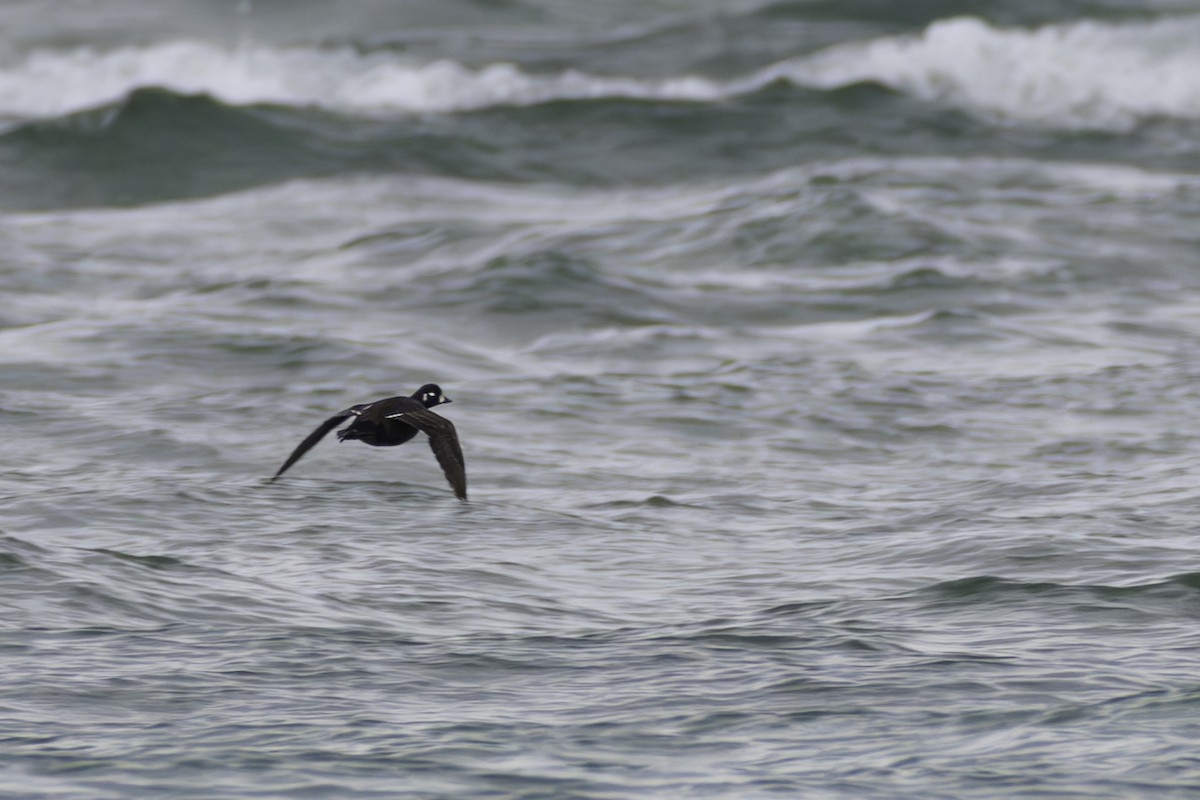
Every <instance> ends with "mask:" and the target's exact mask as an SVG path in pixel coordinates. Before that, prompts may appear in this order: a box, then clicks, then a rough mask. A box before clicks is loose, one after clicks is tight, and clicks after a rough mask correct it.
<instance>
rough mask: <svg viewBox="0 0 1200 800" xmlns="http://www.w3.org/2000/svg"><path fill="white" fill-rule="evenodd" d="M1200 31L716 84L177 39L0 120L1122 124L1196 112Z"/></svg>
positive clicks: (101, 62)
mask: <svg viewBox="0 0 1200 800" xmlns="http://www.w3.org/2000/svg"><path fill="white" fill-rule="evenodd" d="M1198 36H1200V16H1187V17H1179V18H1172V19H1161V20H1157V21H1150V22H1146V21H1141V22H1125V23H1114V22H1095V21H1079V22H1071V23H1060V24H1053V25H1045V26H1041V27H1037V28H1000V27H995V26H992V25H990V24H988V23H987V22H984V21H982V20H979V19H976V18H970V17H962V18H954V19H947V20H941V21H938V22H935V23H933V24H931V25H929V26H928V27H927V28H926V29H925V30H924V31H923V32H921V33H920V34H918V35H905V36H887V37H881V38H877V39H873V40H869V41H865V42H851V43H845V44H839V45H835V46H833V47H830V48H826V49H824V50H821V51H818V52H816V53H811V54H807V55H803V56H797V57H794V58H789V59H785V60H783V61H780V62H777V63H774V64H771V65H768V66H766V67H764V68H762V69H759V70H756V71H754V72H751V73H748V74H746V75H743V76H740V77H734V78H732V79H726V80H719V79H715V78H710V77H705V76H701V75H682V76H676V77H666V78H661V79H646V78H638V77H629V76H604V75H594V74H588V73H585V72H582V71H579V70H566V71H563V72H559V73H553V74H549V73H534V72H529V71H527V70H524V69H522V68H521V67H519V66H517V65H514V64H510V63H495V64H490V65H486V66H482V67H479V68H471V67H468V66H465V65H463V64H461V63H458V62H455V61H449V60H441V61H434V62H432V63H417V62H414V61H411V60H409V59H407V58H406V57H403V56H400V55H398V54H396V53H395V52H392V51H374V52H362V51H359V50H356V49H354V48H350V47H337V48H331V47H315V46H292V47H275V46H269V45H262V44H243V45H241V46H238V47H233V48H228V47H221V46H218V45H215V44H210V43H203V42H197V41H172V42H160V43H157V44H150V45H144V46H125V47H118V48H115V49H111V50H107V51H101V50H97V49H94V48H87V47H83V48H74V49H40V50H36V51H33V52H30V53H29V54H27V55H26V56H25V57H24V58H23V59H22V60H19V61H17V62H16V63H13V64H11V65H9V66H8V67H6V68H4V69H0V116H4V117H8V118H10V119H30V118H38V117H49V116H57V115H62V114H66V113H70V112H73V111H78V110H81V109H84V108H90V107H93V106H97V105H102V104H105V103H111V102H114V101H116V100H118V99H119V98H121V97H123V96H126V95H127V94H129V93H130V92H132V91H134V90H135V89H138V88H141V87H145V86H161V87H164V88H167V89H169V90H171V91H174V92H177V93H185V94H195V93H204V94H209V95H212V96H213V97H215V98H217V99H219V100H221V101H222V102H225V103H229V104H234V105H249V104H279V105H290V106H314V107H319V108H323V109H328V110H332V111H335V112H343V113H353V114H388V113H397V112H412V113H450V112H457V111H470V110H476V109H482V108H488V107H493V106H504V105H518V106H520V105H536V104H541V103H547V102H553V101H562V100H588V99H598V98H625V99H631V100H652V101H668V102H692V103H713V102H722V101H726V100H729V99H732V98H736V97H739V96H743V95H747V94H752V93H754V92H758V91H760V90H762V89H763V88H765V87H767V86H769V85H771V84H773V83H776V82H780V81H782V82H786V83H791V84H793V85H796V86H799V87H802V88H806V89H817V90H829V89H837V88H842V87H846V86H851V85H854V84H859V83H876V84H880V85H883V86H887V87H890V88H892V89H895V90H897V91H900V92H903V93H905V94H908V95H910V96H913V97H915V98H917V99H920V100H922V101H927V102H933V103H938V104H943V105H947V106H950V107H954V108H960V109H963V110H966V111H969V112H972V113H974V114H976V115H977V116H981V117H984V118H987V119H989V120H991V121H1000V122H1012V123H1019V124H1031V125H1040V126H1048V127H1059V128H1079V129H1089V128H1090V129H1111V130H1123V129H1127V128H1128V127H1130V126H1131V125H1133V124H1135V123H1136V122H1137V121H1139V120H1142V119H1146V118H1152V117H1159V116H1166V117H1178V118H1187V119H1193V118H1197V117H1200V50H1197V49H1196V48H1195V47H1194V46H1193V43H1194V42H1195V41H1196V39H1197V37H1198Z"/></svg>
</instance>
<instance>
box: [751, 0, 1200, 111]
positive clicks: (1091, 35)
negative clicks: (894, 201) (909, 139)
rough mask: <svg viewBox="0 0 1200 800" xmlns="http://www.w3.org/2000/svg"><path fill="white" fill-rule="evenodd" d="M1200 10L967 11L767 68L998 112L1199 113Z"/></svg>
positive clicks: (813, 81) (823, 83) (791, 76)
mask: <svg viewBox="0 0 1200 800" xmlns="http://www.w3.org/2000/svg"><path fill="white" fill-rule="evenodd" d="M1198 38H1200V16H1189V17H1183V18H1174V19H1162V20H1158V21H1153V22H1136V23H1134V22H1127V23H1102V22H1093V21H1083V22H1072V23H1063V24H1054V25H1045V26H1042V27H1039V28H1033V29H1024V28H997V27H993V26H991V25H989V24H988V23H986V22H984V21H982V20H979V19H975V18H970V17H962V18H955V19H949V20H942V21H939V22H936V23H934V24H932V25H930V26H929V27H928V28H927V29H926V30H925V31H924V32H923V33H922V34H921V35H919V36H896V37H886V38H882V39H877V40H874V41H870V42H865V43H855V44H846V45H838V46H835V47H832V48H829V49H827V50H824V51H822V52H820V53H817V54H815V55H813V56H810V57H806V58H800V59H792V60H789V61H785V62H781V63H779V64H776V65H775V66H773V67H771V68H768V69H767V70H766V73H767V74H770V75H773V76H775V77H778V78H780V79H784V80H789V81H793V82H795V83H798V84H801V85H804V86H808V87H811V88H833V87H839V86H845V85H849V84H853V83H859V82H864V81H873V82H878V83H882V84H884V85H886V86H889V87H891V88H894V89H896V90H898V91H901V92H904V93H906V94H909V95H912V96H915V97H917V98H919V99H922V100H926V101H931V102H938V103H942V104H946V105H950V106H954V107H957V108H962V109H965V110H967V111H970V112H973V113H975V114H977V115H980V116H984V117H988V118H992V119H994V120H997V121H1002V122H1003V121H1011V122H1016V123H1021V124H1033V125H1041V126H1046V127H1055V128H1080V129H1087V128H1091V129H1102V130H1123V129H1127V128H1129V127H1131V126H1132V125H1134V124H1136V123H1137V122H1138V121H1139V120H1142V119H1146V118H1152V117H1160V116H1161V117H1179V118H1186V119H1195V118H1197V117H1200V49H1197V48H1196V46H1195V43H1196V41H1197V39H1198Z"/></svg>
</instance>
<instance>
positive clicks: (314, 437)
mask: <svg viewBox="0 0 1200 800" xmlns="http://www.w3.org/2000/svg"><path fill="white" fill-rule="evenodd" d="M372 405H374V403H363V404H361V405H357V406H350V408H347V409H346V410H345V411H342V412H339V413H337V414H335V415H334V416H332V417H330V418H329V419H327V420H325V421H324V422H322V423H321V425H320V427H318V428H317V429H316V430H315V431H313V432H312V433H310V434H309V435H308V436H307V437H306V438H305V439H304V441H303V442H301V443H300V444H298V445H296V449H295V450H293V451H292V454H291V455H290V456H288V459H287V461H285V462H283V466H282V467H280V468H279V471H278V472H276V473H275V475H274V476H272V478H271V481H270V482H274V481H275V480H276V479H278V478H279V476H280V475H282V474H283V473H285V472H287V471H288V469H289V468H290V467H291V466H292V464H295V463H296V462H297V461H299V460H300V457H301V456H303V455H304V454H305V453H307V452H308V451H309V450H311V449H312V448H313V445H315V444H316V443H317V442H319V441H321V440H322V439H324V438H325V434H327V433H329V432H330V431H331V430H333V429H334V428H336V427H337V426H338V425H340V424H341V423H342V421H343V420H346V419H349V418H350V417H356V416H358V415H360V414H362V413H363V411H365V410H366V409H368V408H370V407H371V406H372Z"/></svg>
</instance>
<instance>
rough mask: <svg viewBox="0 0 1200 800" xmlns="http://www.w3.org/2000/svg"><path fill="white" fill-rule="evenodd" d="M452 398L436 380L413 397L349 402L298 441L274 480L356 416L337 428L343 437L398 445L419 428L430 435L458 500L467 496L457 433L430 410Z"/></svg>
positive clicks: (381, 444) (363, 441)
mask: <svg viewBox="0 0 1200 800" xmlns="http://www.w3.org/2000/svg"><path fill="white" fill-rule="evenodd" d="M449 402H450V398H449V397H446V396H445V395H444V394H442V389H441V387H439V386H438V385H437V384H435V383H427V384H425V385H424V386H422V387H421V388H420V389H417V390H416V391H415V392H413V394H412V397H388V398H386V399H384V400H376V401H375V402H374V403H361V404H359V405H356V406H350V407H349V408H347V409H346V410H345V411H341V412H339V413H337V414H335V415H334V416H332V417H330V418H329V419H327V420H325V422H323V423H321V426H320V427H319V428H317V429H316V430H315V431H313V432H312V433H310V434H309V435H308V438H306V439H305V440H304V441H303V442H301V443H300V444H299V445H297V446H296V449H295V450H293V451H292V454H291V455H290V456H288V459H287V461H285V462H283V466H282V467H280V468H279V471H278V472H276V473H275V476H274V477H273V478H271V480H272V481H274V480H275V479H276V478H278V477H279V476H280V475H282V474H283V473H285V472H287V471H288V468H289V467H291V466H292V464H295V463H296V462H297V461H299V460H300V457H301V456H303V455H304V454H305V453H307V452H308V451H309V450H311V449H312V447H313V445H315V444H316V443H317V442H319V441H321V439H323V438H324V437H325V434H327V433H329V432H330V431H331V430H333V429H334V428H336V427H337V426H338V425H339V424H341V422H342V421H343V420H345V419H348V418H350V417H354V421H353V422H351V423H350V424H349V425H347V426H346V427H345V428H342V429H341V430H340V431H338V434H337V436H338V439H339V440H340V441H343V442H345V441H348V440H355V439H357V440H358V441H360V442H362V443H363V444H369V445H372V446H373V447H395V446H396V445H398V444H404V443H405V442H407V441H408V440H409V439H411V438H413V437H414V436H416V435H417V431H421V432H422V433H425V434H426V435H428V436H429V447H430V449H431V450H433V455H434V457H436V458H437V461H438V464H441V466H442V472H444V473H446V480H448V481H449V482H450V485H451V486H452V487H454V495H455V496H456V497H457V498H458V499H459V500H466V499H467V471H466V467H465V466H464V463H463V454H462V448H461V447H459V444H458V434H457V433H456V432H455V430H454V425H453V424H451V422H450V420H448V419H446V418H445V417H443V416H440V415H438V414H435V413H433V412H432V411H430V410H429V409H431V408H433V407H434V406H436V405H441V404H442V403H449Z"/></svg>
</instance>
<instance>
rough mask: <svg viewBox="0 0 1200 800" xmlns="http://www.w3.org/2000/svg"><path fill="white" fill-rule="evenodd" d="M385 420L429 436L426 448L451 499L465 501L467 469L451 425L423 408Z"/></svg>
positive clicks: (390, 416) (388, 416)
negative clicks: (447, 484) (439, 466)
mask: <svg viewBox="0 0 1200 800" xmlns="http://www.w3.org/2000/svg"><path fill="white" fill-rule="evenodd" d="M387 418H388V419H398V420H401V421H403V422H406V423H408V424H409V425H412V426H413V427H414V428H416V429H417V430H419V431H421V432H422V433H424V434H425V435H426V436H428V437H429V449H430V450H432V451H433V457H434V458H436V459H437V462H438V464H440V465H441V467H442V472H444V473H445V474H446V480H447V481H449V483H450V486H451V487H452V488H453V489H454V496H455V497H457V498H458V499H459V500H466V499H467V468H466V462H465V461H464V460H463V454H462V447H461V446H460V445H459V444H458V432H457V431H456V430H455V429H454V423H452V422H451V421H450V420H448V419H446V418H445V417H443V416H441V415H439V414H435V413H433V412H432V411H430V410H429V409H427V408H418V409H413V410H411V411H400V412H396V413H392V414H388V415H387Z"/></svg>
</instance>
